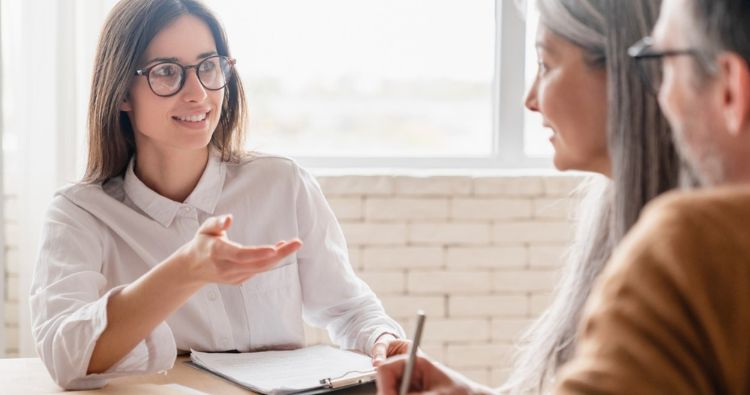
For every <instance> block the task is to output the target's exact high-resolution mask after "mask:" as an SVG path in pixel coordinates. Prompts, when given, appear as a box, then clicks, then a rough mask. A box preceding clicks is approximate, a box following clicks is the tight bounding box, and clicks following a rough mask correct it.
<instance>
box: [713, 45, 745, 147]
mask: <svg viewBox="0 0 750 395" xmlns="http://www.w3.org/2000/svg"><path fill="white" fill-rule="evenodd" d="M717 64H718V66H719V69H720V73H721V84H722V86H721V88H720V89H721V90H722V93H723V94H722V103H721V104H722V106H721V109H722V112H723V113H724V121H725V122H726V127H727V130H728V131H729V132H730V134H731V135H732V136H738V135H740V134H742V133H743V132H750V65H749V64H748V62H747V61H745V59H744V58H743V57H742V56H739V55H738V54H736V53H726V54H723V55H721V56H720V57H719V58H718V59H717Z"/></svg>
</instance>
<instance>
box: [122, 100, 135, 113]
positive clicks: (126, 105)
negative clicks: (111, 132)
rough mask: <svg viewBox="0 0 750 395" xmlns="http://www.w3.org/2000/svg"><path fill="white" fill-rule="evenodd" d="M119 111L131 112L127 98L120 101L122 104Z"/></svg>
mask: <svg viewBox="0 0 750 395" xmlns="http://www.w3.org/2000/svg"><path fill="white" fill-rule="evenodd" d="M120 111H125V112H129V111H133V106H131V105H130V100H128V98H127V97H126V98H125V100H123V101H122V103H120Z"/></svg>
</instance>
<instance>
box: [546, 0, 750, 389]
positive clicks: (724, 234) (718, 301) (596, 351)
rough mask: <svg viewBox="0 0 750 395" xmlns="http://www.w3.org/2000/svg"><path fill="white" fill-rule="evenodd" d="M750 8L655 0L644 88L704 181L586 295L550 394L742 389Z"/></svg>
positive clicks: (749, 197)
mask: <svg viewBox="0 0 750 395" xmlns="http://www.w3.org/2000/svg"><path fill="white" fill-rule="evenodd" d="M748 21H750V1H748V0H665V1H664V3H663V5H662V11H661V14H660V17H659V22H658V23H657V25H656V28H655V30H654V36H653V40H651V39H648V38H647V39H644V40H643V41H642V42H641V43H640V44H639V45H637V46H634V48H632V49H631V54H632V55H633V56H634V57H635V58H636V59H637V61H639V62H644V63H645V62H653V61H655V60H659V61H661V62H663V64H662V67H661V68H662V70H663V79H661V80H656V81H654V83H655V86H654V88H655V89H658V92H659V101H660V103H661V106H662V109H663V111H664V113H665V115H666V116H667V118H668V120H669V122H670V123H671V125H672V127H673V130H674V133H675V139H676V141H677V144H678V146H679V148H680V150H681V151H682V154H683V155H684V157H685V158H686V159H687V160H688V162H689V163H690V164H691V165H692V167H693V169H694V170H695V172H696V174H697V175H698V176H699V178H700V179H701V181H702V182H703V184H704V185H706V186H708V187H709V188H706V189H704V190H703V191H699V192H693V193H682V194H673V195H671V196H668V197H665V198H664V199H661V200H660V201H658V202H657V203H656V204H654V205H652V206H651V207H650V208H649V209H648V210H647V211H646V212H645V213H644V215H643V218H642V219H641V220H640V221H639V224H638V225H637V227H636V228H635V229H633V231H632V233H631V234H630V235H629V236H628V238H627V239H626V240H625V241H624V242H623V244H622V246H621V248H620V249H619V250H618V251H617V252H616V254H615V255H614V256H613V257H612V261H611V264H610V265H609V267H608V269H607V271H606V273H605V274H604V276H603V278H602V281H601V283H600V284H599V286H598V288H597V289H596V291H595V292H594V293H593V294H592V296H591V298H590V299H589V302H588V306H587V312H586V315H585V319H584V324H583V326H582V327H581V332H580V342H579V345H578V350H577V352H576V357H575V358H574V359H573V360H572V361H571V362H570V363H569V364H568V365H567V366H566V368H565V369H564V371H563V372H562V373H561V375H560V380H559V385H558V387H557V392H559V393H590V394H594V393H596V394H604V393H606V394H626V393H627V394H693V393H700V394H746V393H750V22H748Z"/></svg>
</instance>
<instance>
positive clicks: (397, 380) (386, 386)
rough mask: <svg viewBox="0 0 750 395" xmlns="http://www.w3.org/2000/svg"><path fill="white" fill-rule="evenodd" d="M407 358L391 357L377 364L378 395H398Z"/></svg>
mask: <svg viewBox="0 0 750 395" xmlns="http://www.w3.org/2000/svg"><path fill="white" fill-rule="evenodd" d="M405 365H406V358H405V357H403V356H399V357H395V358H391V359H389V360H387V361H385V362H383V363H381V364H379V365H378V366H377V371H378V375H377V378H376V381H377V386H378V395H396V394H398V390H399V386H400V385H401V377H402V376H403V374H404V366H405Z"/></svg>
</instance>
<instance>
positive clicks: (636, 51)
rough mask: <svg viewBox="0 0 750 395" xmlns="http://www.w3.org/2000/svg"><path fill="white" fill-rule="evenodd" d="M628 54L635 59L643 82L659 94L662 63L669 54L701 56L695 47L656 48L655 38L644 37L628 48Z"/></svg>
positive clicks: (650, 89)
mask: <svg viewBox="0 0 750 395" xmlns="http://www.w3.org/2000/svg"><path fill="white" fill-rule="evenodd" d="M628 55H630V57H631V58H633V59H635V61H636V64H637V65H638V71H639V72H640V74H641V78H642V79H643V83H644V84H646V86H647V87H648V89H649V91H651V93H653V94H655V95H658V94H659V88H660V87H661V82H662V63H663V61H664V58H665V57H667V56H684V55H688V56H699V54H698V51H696V50H694V49H679V50H662V51H659V50H656V49H655V48H654V40H653V39H652V38H651V37H644V38H643V39H641V40H640V41H638V42H637V43H635V44H633V45H632V46H631V47H630V48H628Z"/></svg>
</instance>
